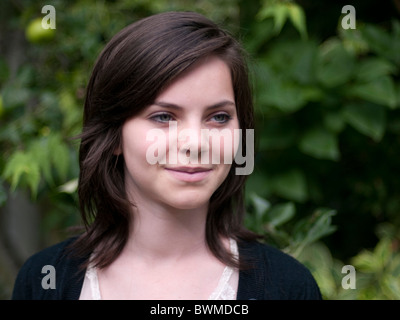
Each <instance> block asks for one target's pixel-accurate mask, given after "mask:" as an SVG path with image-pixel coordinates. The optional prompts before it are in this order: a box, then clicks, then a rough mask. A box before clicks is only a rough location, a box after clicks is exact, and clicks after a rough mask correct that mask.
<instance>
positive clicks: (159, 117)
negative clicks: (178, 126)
mask: <svg viewBox="0 0 400 320" xmlns="http://www.w3.org/2000/svg"><path fill="white" fill-rule="evenodd" d="M151 119H152V120H154V121H157V122H161V123H165V122H169V121H172V120H173V118H172V116H171V115H170V114H168V113H160V114H156V115H154V116H152V117H151Z"/></svg>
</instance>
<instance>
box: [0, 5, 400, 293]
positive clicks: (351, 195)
mask: <svg viewBox="0 0 400 320" xmlns="http://www.w3.org/2000/svg"><path fill="white" fill-rule="evenodd" d="M395 2H396V1H393V2H392V6H390V4H389V7H388V5H387V4H386V7H385V8H386V9H385V8H384V9H385V10H386V11H385V12H386V15H385V16H384V17H383V18H382V19H383V20H382V21H381V22H376V21H372V22H370V21H363V19H362V15H361V18H360V15H358V13H359V12H366V10H368V9H369V10H371V8H373V7H374V5H375V3H373V2H372V1H359V2H357V4H355V7H356V10H357V27H356V29H348V30H344V29H342V28H341V19H342V18H343V14H341V7H340V6H339V5H338V4H337V3H335V2H334V1H332V2H329V1H327V2H324V5H323V6H324V7H322V4H317V2H315V4H314V3H312V2H306V1H298V2H294V1H284V0H281V1H279V0H275V1H274V0H251V1H244V0H232V1H231V0H229V1H228V0H219V1H210V0H201V1H196V2H194V1H193V2H191V3H188V1H184V0H181V1H167V0H156V1H147V0H117V1H95V0H87V1H79V0H75V1H62V0H54V1H49V2H48V3H46V4H51V5H53V6H54V7H55V8H56V12H57V15H56V19H57V28H56V30H55V34H54V36H53V37H52V38H51V39H50V37H49V40H46V41H35V42H30V41H29V39H32V35H30V37H28V38H26V32H27V29H28V28H29V26H30V25H32V21H35V19H36V20H37V19H38V18H41V17H43V14H41V4H40V3H33V2H32V1H29V0H20V1H17V2H5V3H3V4H2V11H1V13H0V18H1V19H0V26H1V32H0V43H1V48H0V148H1V150H2V154H1V157H0V210H1V208H2V207H3V208H4V207H5V206H6V205H7V203H8V202H9V200H10V194H12V193H13V192H15V191H18V190H28V191H29V192H30V196H31V201H32V202H34V203H35V205H37V206H38V207H39V208H40V211H41V245H42V246H46V245H49V244H51V243H54V242H56V241H59V240H61V239H62V238H63V237H65V233H63V232H61V231H62V230H65V229H66V228H67V227H69V226H72V225H75V224H77V223H79V215H78V212H77V199H76V193H75V191H76V185H77V180H76V179H77V176H78V170H79V168H78V162H77V151H78V141H76V140H73V139H72V137H74V136H75V135H77V134H78V133H79V132H80V129H81V116H82V106H83V99H84V95H85V86H86V83H87V81H88V78H89V75H90V71H91V68H92V66H93V63H94V61H95V59H96V57H97V55H98V54H99V53H100V51H101V49H102V48H103V46H104V45H105V43H106V42H107V41H108V40H109V39H110V38H111V37H112V35H114V34H115V33H116V32H118V31H119V30H120V29H122V28H123V27H124V26H126V25H127V24H129V23H132V22H133V21H136V20H137V19H139V18H142V17H145V16H148V15H150V14H154V13H157V12H162V11H167V10H193V11H198V12H200V13H203V14H205V15H206V16H208V17H210V18H211V19H213V20H215V21H217V22H220V23H221V24H223V25H225V26H226V27H227V28H228V29H229V30H230V31H231V32H232V33H234V34H236V35H237V36H238V37H239V38H240V39H241V40H242V42H243V44H244V46H245V47H246V49H247V50H248V52H249V53H250V61H249V62H250V66H251V71H252V75H253V76H252V80H253V83H254V93H255V106H256V120H257V127H256V135H257V148H256V150H257V153H256V159H255V172H254V173H253V174H252V175H251V176H250V179H249V181H248V184H247V187H246V201H247V207H248V211H249V214H248V217H247V219H246V224H247V226H248V227H249V228H250V229H252V230H255V231H257V232H259V233H261V234H263V235H264V236H265V241H266V242H268V243H271V244H273V245H275V246H277V247H279V248H281V249H282V250H284V251H286V252H288V253H290V254H292V255H293V256H295V257H297V258H298V259H299V260H301V261H302V262H303V263H304V264H306V265H307V266H308V267H309V268H310V270H311V271H312V272H313V274H314V276H315V277H316V279H317V282H318V284H319V285H320V287H321V291H322V293H323V295H324V298H326V299H397V298H399V297H400V296H399V288H400V284H399V281H398V279H399V272H400V262H399V259H400V257H399V240H400V239H399V234H400V233H399V227H400V218H399V217H400V215H399V213H400V180H399V179H398V176H399V174H400V167H399V165H398V161H399V160H398V159H399V156H400V143H399V142H400V112H399V110H400V108H399V106H400V81H399V68H400V54H399V52H400V22H399V19H398V17H399V14H398V11H396V7H395ZM388 3H389V2H388ZM318 5H319V7H318ZM381 6H384V4H382V5H381ZM322 8H324V10H325V11H324V12H322V11H318V12H317V14H315V12H316V10H322ZM332 26H333V27H332ZM31 28H32V27H31ZM29 32H30V33H32V32H33V31H32V30H31V31H29ZM34 38H35V37H34ZM35 39H36V38H35ZM5 44H7V45H5ZM94 192H95V191H94ZM27 214H28V213H27ZM21 223H23V222H21ZM6 227H7V226H6V225H3V226H2V228H3V229H2V230H1V232H2V237H1V238H4V237H5V232H4V228H6ZM3 240H4V239H3ZM5 247H7V246H5ZM8 247H9V246H8ZM0 249H1V248H0ZM0 251H1V250H0ZM0 253H1V252H0ZM13 259H14V262H15V263H16V264H17V265H20V263H22V261H23V259H24V257H15V256H13ZM346 264H351V265H353V266H354V267H355V269H356V271H357V288H356V289H355V290H351V289H348V290H345V289H343V287H342V286H341V281H342V279H343V276H344V274H342V273H341V270H342V267H343V266H344V265H346ZM0 267H1V263H0ZM3 282H4V281H3V279H0V285H1V284H2V283H3ZM4 292H5V293H4V294H2V293H1V292H0V297H1V296H2V295H3V296H7V295H8V294H9V292H10V289H9V288H8V289H5V290H4Z"/></svg>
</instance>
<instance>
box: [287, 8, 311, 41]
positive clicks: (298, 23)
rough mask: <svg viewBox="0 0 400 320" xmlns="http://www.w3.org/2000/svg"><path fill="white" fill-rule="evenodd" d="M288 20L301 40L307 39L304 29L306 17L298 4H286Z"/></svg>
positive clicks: (305, 29)
mask: <svg viewBox="0 0 400 320" xmlns="http://www.w3.org/2000/svg"><path fill="white" fill-rule="evenodd" d="M287 7H288V13H289V19H290V20H291V21H292V23H293V25H294V26H295V28H296V29H297V31H299V33H300V35H301V37H302V39H304V40H305V39H307V28H306V16H305V14H304V10H303V8H302V7H300V6H299V5H298V4H295V3H288V5H287Z"/></svg>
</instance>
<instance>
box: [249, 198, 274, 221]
mask: <svg viewBox="0 0 400 320" xmlns="http://www.w3.org/2000/svg"><path fill="white" fill-rule="evenodd" d="M250 197H251V201H252V204H253V206H254V209H255V211H256V212H255V213H256V216H257V218H258V221H261V217H262V216H263V215H264V214H265V212H266V211H267V210H268V209H269V208H270V206H271V205H270V203H269V202H268V201H267V200H265V199H264V198H261V197H259V196H258V195H256V194H252V195H251V196H250Z"/></svg>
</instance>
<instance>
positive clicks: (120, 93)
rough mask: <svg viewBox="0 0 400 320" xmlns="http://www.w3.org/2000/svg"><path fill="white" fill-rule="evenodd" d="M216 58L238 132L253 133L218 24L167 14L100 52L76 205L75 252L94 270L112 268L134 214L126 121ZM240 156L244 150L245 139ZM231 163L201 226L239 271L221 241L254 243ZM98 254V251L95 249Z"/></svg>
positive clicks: (242, 74) (247, 94) (236, 48)
mask: <svg viewBox="0 0 400 320" xmlns="http://www.w3.org/2000/svg"><path fill="white" fill-rule="evenodd" d="M209 55H216V56H218V57H219V58H221V59H222V60H223V61H224V62H226V63H227V65H228V66H229V68H230V70H231V75H232V83H233V89H234V94H235V100H236V101H235V103H236V106H237V114H238V119H239V125H240V128H243V129H252V128H253V104H252V93H251V89H250V85H249V79H248V71H247V65H246V61H245V56H244V53H243V51H242V48H241V46H240V45H239V43H238V42H237V41H236V40H235V39H234V38H233V37H232V36H230V35H229V34H228V33H227V32H226V31H223V30H222V29H221V28H220V27H219V26H218V25H216V24H215V23H213V22H212V21H210V20H209V19H207V18H205V17H204V16H202V15H200V14H197V13H193V12H166V13H161V14H157V15H153V16H150V17H147V18H144V19H142V20H140V21H137V22H135V23H133V24H131V25H129V26H127V27H126V28H124V29H123V30H121V31H120V32H119V33H117V34H116V35H115V36H114V37H113V38H112V39H111V41H110V42H109V43H108V44H107V45H106V46H105V48H104V50H103V51H102V53H101V54H100V56H99V58H98V60H97V62H96V64H95V66H94V69H93V73H92V76H91V78H90V81H89V83H88V86H87V94H86V100H85V108H84V119H83V131H82V134H81V135H80V138H81V145H80V150H79V164H80V175H79V186H78V195H79V205H80V210H81V215H82V219H83V222H84V225H85V227H86V232H84V233H83V234H82V235H81V236H80V237H79V238H78V239H77V240H76V241H75V242H74V243H73V250H74V252H75V253H77V254H79V255H81V256H85V257H88V256H89V255H90V254H92V253H93V252H94V255H92V259H93V260H92V261H93V263H94V264H95V265H96V266H97V267H100V268H103V267H106V266H108V265H109V264H111V263H112V262H113V261H114V260H115V259H116V258H117V256H118V255H119V254H120V252H121V250H122V249H123V247H124V246H125V243H126V241H127V238H128V235H129V226H130V225H131V223H130V222H131V219H133V218H134V217H133V216H132V211H131V206H132V205H134V204H132V203H130V202H129V201H128V198H127V196H126V191H125V182H124V159H123V155H120V156H117V155H115V152H114V151H115V150H116V149H117V148H118V147H120V144H121V128H122V126H123V124H124V122H125V121H126V120H127V119H129V118H131V117H133V116H135V115H137V114H138V113H139V112H140V111H142V110H143V109H144V108H146V107H147V106H149V105H151V104H152V103H153V102H154V100H155V99H156V97H157V96H158V95H159V93H160V92H161V91H162V90H163V88H165V87H166V86H168V84H170V83H171V82H172V81H173V80H174V79H175V78H176V77H178V76H179V75H180V74H182V72H184V71H185V70H187V69H188V68H189V67H190V66H192V65H193V64H194V63H196V61H198V60H199V59H201V58H204V57H205V56H209ZM242 150H246V140H245V135H243V139H242ZM236 166H237V165H236V164H235V163H233V164H232V167H231V170H230V172H229V174H228V176H227V178H226V180H225V181H224V182H223V183H222V185H221V186H220V187H219V188H218V189H217V190H216V191H215V192H214V194H213V195H212V197H211V199H210V205H209V211H208V215H207V221H206V240H207V244H208V246H209V249H210V250H211V252H213V254H214V255H215V256H216V257H217V258H218V259H220V260H221V261H222V262H224V263H225V264H228V265H234V266H239V263H238V262H237V261H235V260H234V259H233V257H232V256H231V254H230V253H229V251H227V250H226V249H225V248H224V246H223V245H222V243H221V236H225V237H229V238H233V239H236V240H238V241H240V240H253V239H254V238H255V236H254V234H252V233H251V232H249V231H247V230H246V229H245V228H244V227H243V215H244V212H245V208H244V195H243V192H244V184H245V179H246V176H243V175H236V174H235V168H236ZM95 249H96V250H95Z"/></svg>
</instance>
